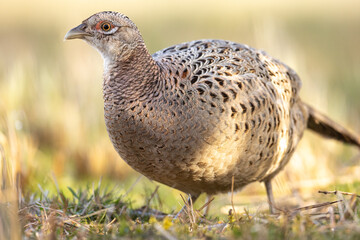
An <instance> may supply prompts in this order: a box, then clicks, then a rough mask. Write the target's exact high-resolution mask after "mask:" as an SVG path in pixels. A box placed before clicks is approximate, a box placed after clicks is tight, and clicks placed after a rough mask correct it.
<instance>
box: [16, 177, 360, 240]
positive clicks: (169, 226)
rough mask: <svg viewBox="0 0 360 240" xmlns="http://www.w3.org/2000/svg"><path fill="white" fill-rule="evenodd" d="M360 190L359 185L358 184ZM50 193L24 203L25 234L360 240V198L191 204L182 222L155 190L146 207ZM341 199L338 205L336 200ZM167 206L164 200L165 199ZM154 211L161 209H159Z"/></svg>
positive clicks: (101, 193) (108, 197)
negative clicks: (262, 205)
mask: <svg viewBox="0 0 360 240" xmlns="http://www.w3.org/2000/svg"><path fill="white" fill-rule="evenodd" d="M355 188H356V189H357V190H359V185H357V186H355ZM68 190H69V191H70V192H71V195H69V196H66V194H64V192H63V191H62V190H59V191H58V192H57V193H55V194H49V193H48V192H47V191H45V190H41V191H39V192H38V193H37V194H32V195H29V196H27V197H26V198H24V199H22V201H21V204H20V210H19V217H20V222H21V224H22V229H23V236H24V237H28V238H39V237H40V238H49V239H71V238H74V237H77V238H80V239H83V238H86V239H117V238H120V237H125V238H126V239H133V238H135V239H144V238H146V239H158V238H160V239H176V238H180V239H193V238H196V239H235V238H242V239H329V238H330V239H357V238H358V237H360V229H359V217H360V211H359V207H360V203H359V201H358V197H356V196H347V195H342V194H341V193H339V194H337V195H336V196H335V195H334V196H326V197H321V200H320V203H324V204H323V206H320V204H318V205H316V204H315V205H310V206H308V208H309V209H304V208H293V209H287V210H285V209H281V207H280V208H279V213H278V214H275V215H269V214H268V213H267V212H257V213H255V214H251V213H249V212H248V211H247V210H246V209H245V213H244V214H239V213H236V212H235V211H233V210H232V209H231V210H230V211H229V214H228V215H218V216H209V217H206V218H205V217H203V216H202V213H201V212H200V211H197V210H196V209H193V208H192V207H191V206H189V208H188V209H187V212H186V213H185V214H184V215H183V216H182V217H181V218H179V219H176V220H173V215H168V216H167V215H166V214H163V213H162V212H161V211H159V209H158V205H157V204H154V202H155V201H154V199H155V195H156V194H157V191H156V190H155V191H154V192H153V193H152V194H151V195H150V196H148V197H147V198H146V199H145V202H146V204H145V205H144V206H142V207H140V208H136V209H135V208H134V207H133V205H132V202H131V200H130V199H129V197H128V196H126V195H124V194H120V191H119V188H110V189H109V188H106V187H103V186H102V184H101V183H100V182H99V183H98V184H97V185H96V186H87V187H85V188H79V189H72V188H68ZM335 201H339V202H337V203H335V204H330V203H331V202H335ZM164 202H165V201H164ZM154 207H155V208H156V210H154Z"/></svg>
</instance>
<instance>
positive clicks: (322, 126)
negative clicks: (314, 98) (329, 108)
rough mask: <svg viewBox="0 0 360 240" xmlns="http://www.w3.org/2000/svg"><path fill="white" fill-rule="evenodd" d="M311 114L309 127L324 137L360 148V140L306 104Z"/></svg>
mask: <svg viewBox="0 0 360 240" xmlns="http://www.w3.org/2000/svg"><path fill="white" fill-rule="evenodd" d="M304 105H305V107H306V108H307V109H308V112H309V119H308V123H307V127H308V128H309V129H311V130H313V131H315V132H317V133H318V134H321V135H323V136H324V137H328V138H333V139H336V140H339V141H341V142H344V143H348V144H353V145H356V146H358V147H360V138H359V136H356V135H355V134H353V133H351V132H350V131H348V130H347V129H345V128H344V127H342V126H341V125H340V124H338V123H336V122H334V121H333V120H331V119H330V118H328V117H327V116H325V115H324V114H322V113H320V112H319V111H317V110H316V109H314V108H313V107H311V106H309V105H307V104H305V103H304Z"/></svg>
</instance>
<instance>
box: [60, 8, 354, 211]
mask: <svg viewBox="0 0 360 240" xmlns="http://www.w3.org/2000/svg"><path fill="white" fill-rule="evenodd" d="M75 38H78V39H83V40H85V41H86V42H87V43H89V44H90V45H92V46H93V47H95V48H96V49H97V50H98V51H99V52H100V53H101V55H102V56H103V58H104V61H105V69H104V80H103V97H104V104H105V106H104V110H105V122H106V127H107V130H108V133H109V136H110V139H111V141H112V143H113V145H114V147H115V149H116V151H117V152H118V153H119V155H120V156H121V157H122V159H124V160H125V161H126V162H127V163H128V164H129V165H130V166H131V167H133V168H134V169H135V170H137V171H138V172H140V173H142V174H144V175H145V176H146V177H148V178H150V179H153V180H156V181H158V182H161V183H163V184H166V185H168V186H170V187H173V188H177V189H179V190H181V191H184V192H186V193H188V194H191V196H192V198H193V200H196V198H197V197H198V196H199V195H200V194H201V193H203V192H205V193H207V194H215V193H218V192H226V191H230V189H231V185H232V177H234V186H235V188H236V189H240V188H242V187H244V186H245V185H247V184H249V183H251V182H254V181H264V182H265V185H266V189H267V194H268V198H269V202H270V210H272V209H271V205H272V203H273V197H272V191H271V184H270V181H271V179H272V178H273V177H274V176H275V175H276V174H277V173H278V172H279V171H280V170H282V169H283V168H284V166H285V165H286V164H287V162H288V161H289V159H290V157H291V155H292V153H293V152H294V150H295V148H296V146H297V144H298V142H299V140H300V139H301V137H302V135H303V132H304V130H305V129H306V128H310V129H312V130H314V131H316V132H318V133H320V134H322V135H324V136H326V137H331V138H335V139H338V140H340V141H343V142H345V143H350V144H354V145H357V146H358V147H360V141H359V138H357V137H356V136H355V135H353V134H351V133H350V132H348V131H347V130H345V129H344V128H342V127H341V126H339V125H338V124H336V123H335V122H333V121H331V120H330V119H328V118H327V117H325V116H324V115H322V114H320V113H318V112H317V111H316V110H314V109H313V108H311V107H310V106H309V105H307V104H305V103H303V102H302V101H301V99H300V97H299V90H300V87H301V81H300V78H299V77H298V75H297V74H296V73H295V72H294V71H293V70H292V69H291V68H289V67H288V66H286V65H285V64H283V63H282V62H280V61H278V60H276V59H274V58H272V57H270V56H269V55H267V54H266V53H265V52H262V51H259V50H256V49H254V48H251V47H248V46H246V45H242V44H238V43H234V42H230V41H223V40H199V41H193V42H187V43H182V44H178V45H175V46H172V47H169V48H167V49H164V50H161V51H159V52H156V53H155V54H153V55H150V54H149V52H148V50H147V49H146V46H145V44H144V41H143V38H142V36H141V34H140V32H139V30H138V29H137V27H136V26H135V24H134V23H133V22H132V21H131V20H130V19H129V18H128V17H126V16H125V15H123V14H120V13H117V12H109V11H108V12H100V13H97V14H95V15H92V16H91V17H89V18H88V19H86V20H84V21H83V22H82V24H80V25H79V26H78V27H75V28H73V29H71V30H70V31H69V32H68V33H67V34H66V36H65V39H75Z"/></svg>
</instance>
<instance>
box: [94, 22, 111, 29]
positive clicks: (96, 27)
mask: <svg viewBox="0 0 360 240" xmlns="http://www.w3.org/2000/svg"><path fill="white" fill-rule="evenodd" d="M103 22H107V21H100V22H98V23H97V24H96V26H95V29H96V30H101V24H102V23H103ZM108 23H109V24H110V27H111V28H113V27H114V25H112V24H111V23H110V22H108Z"/></svg>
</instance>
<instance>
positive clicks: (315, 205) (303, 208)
mask: <svg viewBox="0 0 360 240" xmlns="http://www.w3.org/2000/svg"><path fill="white" fill-rule="evenodd" d="M339 202H342V200H337V201H332V202H324V203H319V204H313V205H309V206H305V207H299V208H295V209H292V210H290V214H291V215H293V214H296V213H298V212H300V211H306V210H310V209H315V208H321V207H326V206H329V205H331V204H334V203H339Z"/></svg>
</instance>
